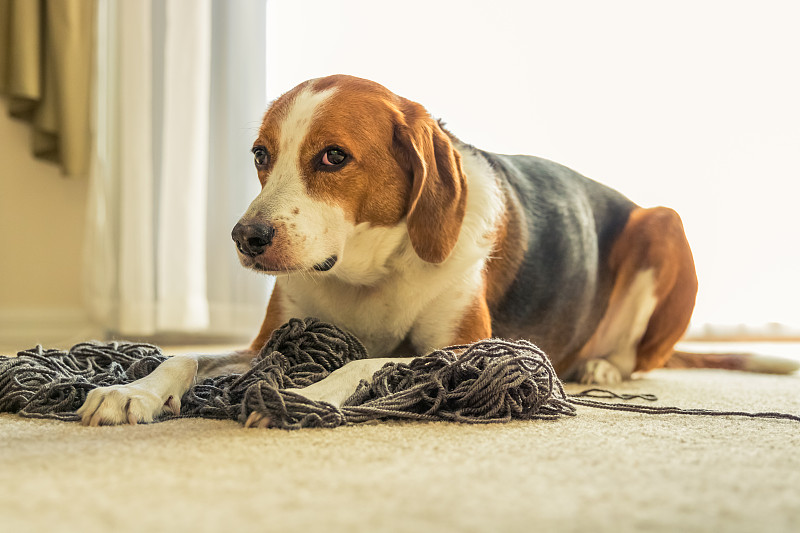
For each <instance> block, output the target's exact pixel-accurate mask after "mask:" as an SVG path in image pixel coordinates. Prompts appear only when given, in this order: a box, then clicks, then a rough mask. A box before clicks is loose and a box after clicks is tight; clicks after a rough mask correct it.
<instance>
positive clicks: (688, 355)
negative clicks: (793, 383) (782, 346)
mask: <svg viewBox="0 0 800 533" xmlns="http://www.w3.org/2000/svg"><path fill="white" fill-rule="evenodd" d="M664 368H721V369H725V370H743V371H745V372H759V373H762V374H791V373H792V372H795V371H797V370H798V369H800V360H794V359H788V358H785V357H777V356H772V355H760V354H753V353H694V352H680V351H675V352H674V353H673V354H672V357H671V358H670V359H669V360H668V361H667V364H665V365H664Z"/></svg>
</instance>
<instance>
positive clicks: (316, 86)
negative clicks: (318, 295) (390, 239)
mask: <svg viewBox="0 0 800 533" xmlns="http://www.w3.org/2000/svg"><path fill="white" fill-rule="evenodd" d="M253 156H254V159H255V167H256V170H257V172H258V179H259V181H260V182H261V186H262V189H261V192H260V193H259V195H258V196H257V197H256V198H255V199H254V200H253V202H252V203H251V204H250V207H249V208H248V209H247V212H246V213H245V214H244V216H242V218H241V220H240V221H239V223H238V224H236V226H235V227H234V229H233V232H232V237H233V240H234V241H235V242H236V247H237V249H238V253H239V258H240V261H241V262H242V264H243V265H244V266H246V267H249V268H253V269H256V270H260V271H264V272H269V273H288V272H297V271H303V272H315V271H316V272H327V271H331V272H332V273H335V272H336V270H337V268H338V267H339V266H340V265H343V264H345V263H347V262H348V261H353V260H359V261H365V258H363V257H362V258H350V257H348V250H349V249H350V248H351V247H349V246H348V242H349V241H351V240H352V239H353V237H354V235H361V236H362V237H363V235H364V234H365V229H370V228H398V227H404V228H405V232H406V233H407V236H408V240H409V241H410V243H411V245H412V247H413V250H414V252H415V253H416V255H418V256H419V257H420V258H421V259H423V260H424V261H427V262H429V263H440V262H442V261H444V260H445V259H447V257H448V256H449V255H450V252H451V251H452V250H453V247H454V246H455V243H456V241H457V239H458V234H459V230H460V228H461V223H462V220H463V218H464V210H465V204H466V193H467V191H466V180H465V176H464V173H463V171H462V169H461V160H460V155H459V153H458V152H457V151H456V150H455V149H454V148H453V146H452V144H451V139H450V137H449V136H448V135H447V133H446V132H444V131H443V130H442V129H441V127H440V126H439V124H438V123H437V122H436V121H435V120H433V119H432V118H431V116H430V115H429V114H428V113H427V111H426V110H425V109H424V108H423V107H422V106H421V105H419V104H417V103H414V102H411V101H409V100H406V99H404V98H400V97H398V96H397V95H395V94H393V93H392V92H390V91H388V90H387V89H386V88H384V87H383V86H381V85H379V84H377V83H374V82H371V81H367V80H363V79H359V78H354V77H350V76H330V77H327V78H320V79H316V80H310V81H307V82H304V83H302V84H300V85H298V86H297V87H295V88H294V89H292V90H291V91H289V92H288V93H286V94H284V95H283V96H281V97H280V98H278V99H277V100H276V101H275V102H274V103H273V104H272V105H271V106H270V108H269V109H268V110H267V112H266V114H265V115H264V120H263V123H262V125H261V128H260V130H259V133H258V139H256V141H255V143H254V144H253ZM406 233H404V238H405V234H406ZM365 248H367V249H366V250H365ZM368 248H369V247H365V246H363V244H362V245H361V246H359V247H358V250H359V252H358V253H359V254H364V253H369V250H368ZM350 255H356V254H352V253H351V254H350Z"/></svg>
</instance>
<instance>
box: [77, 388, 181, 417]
mask: <svg viewBox="0 0 800 533" xmlns="http://www.w3.org/2000/svg"><path fill="white" fill-rule="evenodd" d="M167 409H169V410H170V411H172V412H173V413H174V414H178V413H180V411H181V404H180V399H178V398H175V397H174V396H170V397H169V398H168V399H167V400H166V402H165V401H164V400H163V399H162V398H161V397H160V396H159V395H158V394H155V393H153V392H151V391H149V390H148V389H147V388H145V387H142V386H140V385H132V384H131V385H112V386H110V387H99V388H97V389H94V390H92V391H90V392H89V394H88V395H87V396H86V401H85V402H84V403H83V405H82V406H81V407H80V409H78V414H79V415H80V417H81V424H83V425H84V426H99V425H117V424H138V423H139V422H152V421H153V419H154V418H155V417H157V416H158V415H160V414H161V413H163V412H164V411H165V410H167Z"/></svg>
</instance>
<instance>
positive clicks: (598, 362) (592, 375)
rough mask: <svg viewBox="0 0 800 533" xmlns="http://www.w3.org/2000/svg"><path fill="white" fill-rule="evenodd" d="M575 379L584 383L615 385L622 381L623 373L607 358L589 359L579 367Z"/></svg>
mask: <svg viewBox="0 0 800 533" xmlns="http://www.w3.org/2000/svg"><path fill="white" fill-rule="evenodd" d="M575 381H577V382H579V383H581V384H583V385H615V384H617V383H620V382H621V381H622V373H621V372H620V371H619V369H618V368H617V367H616V366H614V365H613V363H610V362H608V361H606V360H605V359H589V360H588V361H586V362H585V363H584V364H583V365H581V366H580V367H579V368H578V371H577V375H576V379H575Z"/></svg>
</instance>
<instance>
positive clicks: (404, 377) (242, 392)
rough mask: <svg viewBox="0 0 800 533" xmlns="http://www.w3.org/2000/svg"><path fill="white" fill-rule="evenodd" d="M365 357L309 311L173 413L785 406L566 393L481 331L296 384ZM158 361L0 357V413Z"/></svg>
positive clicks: (348, 415)
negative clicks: (338, 401) (328, 390)
mask: <svg viewBox="0 0 800 533" xmlns="http://www.w3.org/2000/svg"><path fill="white" fill-rule="evenodd" d="M366 356H367V353H366V350H365V349H364V346H363V345H362V344H361V342H359V340H358V339H357V338H356V337H355V336H353V335H352V334H350V333H347V332H345V331H343V330H341V329H339V328H337V327H336V326H333V325H331V324H327V323H324V322H321V321H319V320H316V319H313V318H307V319H305V320H299V319H292V320H290V321H289V322H288V323H286V324H284V325H283V326H281V327H280V328H278V329H277V330H276V331H275V332H274V333H273V335H272V337H271V338H270V340H269V341H268V342H267V344H266V346H265V347H264V349H263V350H262V351H261V353H260V354H259V356H258V357H257V358H256V359H255V360H254V362H253V365H252V367H251V368H250V369H249V370H248V371H247V372H245V373H244V374H231V375H225V376H219V377H216V378H211V379H207V380H205V381H203V382H202V383H198V384H195V385H194V386H193V387H191V388H190V389H189V391H187V393H186V394H185V395H184V397H183V399H182V401H181V405H182V407H181V414H180V415H179V416H181V417H205V418H218V419H231V420H238V421H240V422H244V421H245V420H246V419H247V417H248V416H249V415H250V413H252V412H256V413H258V414H260V415H262V416H263V417H265V418H267V419H269V422H270V425H271V426H272V427H279V428H283V429H297V428H303V427H336V426H341V425H344V424H353V423H360V422H365V421H368V420H374V419H386V418H401V419H413V420H445V421H453V422H468V423H492V422H508V421H509V420H512V419H520V420H531V419H556V418H559V417H562V416H575V414H576V410H575V405H580V406H585V407H595V408H602V409H612V410H622V411H634V412H640V413H647V414H683V415H712V416H730V415H735V416H745V417H751V418H782V419H788V420H794V421H800V417H798V416H796V415H792V414H787V413H746V412H740V411H713V410H706V409H680V408H677V407H660V406H648V405H632V404H625V403H608V402H600V401H597V400H596V399H595V398H602V399H613V398H616V399H622V400H630V399H633V398H641V399H645V400H650V401H654V400H655V399H656V398H655V397H653V396H651V395H638V396H637V395H618V394H615V393H613V392H611V391H606V390H602V389H590V390H587V391H584V392H582V393H580V394H577V395H572V396H569V395H567V394H566V393H565V392H564V388H563V386H562V383H561V381H560V380H559V379H558V377H557V376H556V372H555V370H554V369H553V366H552V364H551V363H550V360H549V358H548V357H547V355H546V354H545V353H544V352H543V351H542V350H540V349H539V348H538V347H537V346H536V345H534V344H533V343H530V342H528V341H524V340H520V341H508V340H502V339H487V340H483V341H479V342H476V343H474V344H471V345H469V346H454V347H450V348H446V349H443V350H437V351H435V352H432V353H431V354H429V355H426V356H424V357H418V358H416V359H412V360H410V361H409V362H408V363H389V364H386V365H384V367H383V368H381V369H380V370H378V371H377V372H376V373H375V374H374V375H373V379H372V381H371V382H369V383H367V382H361V384H360V385H359V386H358V388H357V389H356V391H355V392H354V393H353V394H352V395H351V396H350V398H348V399H347V400H346V401H345V402H344V404H343V405H342V406H341V407H337V406H334V405H331V404H329V403H326V402H316V401H312V400H310V399H308V398H306V397H305V396H302V395H301V394H297V393H295V392H292V391H288V390H286V389H288V388H302V387H305V386H308V385H310V384H311V383H315V382H317V381H319V380H321V379H324V378H325V377H326V376H328V375H329V374H330V373H331V372H333V371H334V370H336V369H337V368H341V367H342V366H343V365H345V364H347V363H348V362H350V361H353V360H356V359H362V358H364V357H366ZM165 359H166V357H165V356H164V355H163V354H162V352H161V350H160V349H159V348H158V347H156V346H153V345H150V344H141V343H124V342H112V343H107V344H102V343H81V344H78V345H76V346H73V347H72V348H71V349H70V350H69V351H61V350H45V349H43V348H42V347H41V346H37V347H36V348H33V349H30V350H24V351H21V352H19V354H18V356H17V357H10V358H0V412H14V413H19V414H20V415H22V416H26V417H35V418H54V419H58V420H65V421H75V420H78V419H79V417H78V415H77V414H76V413H75V411H76V410H77V409H78V408H79V407H80V406H81V405H82V404H83V402H84V401H85V400H86V395H87V394H88V392H89V391H90V390H91V389H93V388H96V387H101V386H108V385H120V384H125V383H130V382H131V381H134V380H136V379H139V378H141V377H144V376H146V375H147V374H149V373H150V372H152V371H153V369H155V367H156V366H158V365H159V364H160V363H162V362H163V361H164V360H165Z"/></svg>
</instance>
